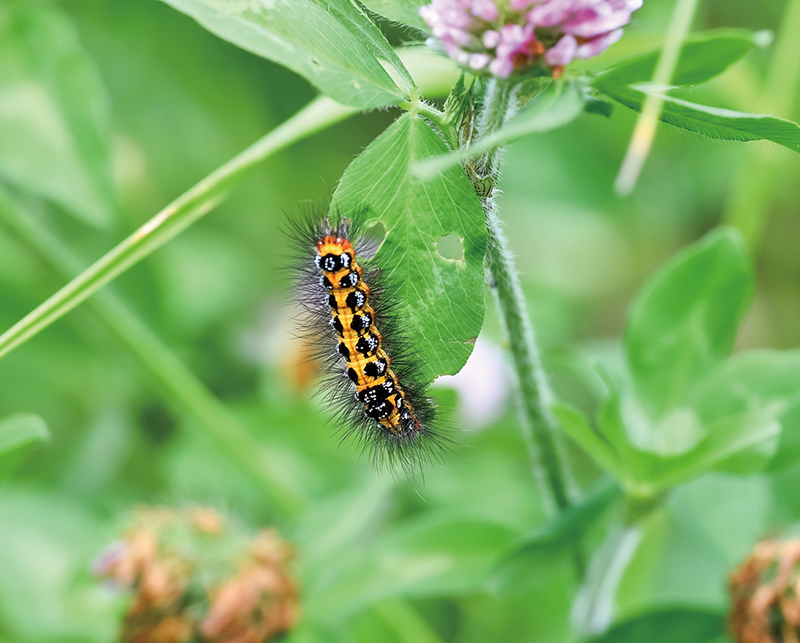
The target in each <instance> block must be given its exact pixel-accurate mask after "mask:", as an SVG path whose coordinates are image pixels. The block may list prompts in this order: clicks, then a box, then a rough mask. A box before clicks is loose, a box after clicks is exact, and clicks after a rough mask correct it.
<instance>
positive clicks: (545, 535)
mask: <svg viewBox="0 0 800 643" xmlns="http://www.w3.org/2000/svg"><path fill="white" fill-rule="evenodd" d="M621 497H622V490H621V489H620V487H619V485H618V484H617V482H616V480H614V479H612V478H606V479H604V480H601V481H600V482H599V483H598V484H596V485H595V486H594V488H593V489H591V490H590V491H589V492H588V493H587V494H586V496H585V497H584V498H583V499H581V501H580V502H578V503H575V504H572V505H570V506H569V507H568V508H567V509H566V510H565V511H563V512H562V513H560V514H559V515H558V517H556V518H555V519H553V520H551V521H550V522H548V523H546V524H544V525H542V526H541V527H538V528H536V529H534V530H533V531H531V532H530V533H528V534H526V535H524V536H523V537H522V538H521V539H520V540H518V541H517V542H516V543H514V544H513V545H511V547H509V549H508V551H507V552H505V553H504V554H502V555H501V556H500V560H501V561H503V562H507V561H509V560H510V559H513V558H514V557H515V556H517V555H519V554H520V553H522V552H528V551H533V550H539V551H544V550H546V551H548V552H550V553H556V552H563V551H571V548H572V545H573V544H574V543H575V541H577V540H579V539H580V538H581V537H582V536H584V535H585V533H586V531H587V530H588V529H589V527H590V526H591V525H592V524H593V523H594V522H595V521H596V520H597V519H598V518H599V517H600V516H602V515H603V514H604V513H605V511H606V510H607V509H608V508H609V507H610V506H611V505H612V504H614V503H615V502H616V501H617V500H619V499H620V498H621Z"/></svg>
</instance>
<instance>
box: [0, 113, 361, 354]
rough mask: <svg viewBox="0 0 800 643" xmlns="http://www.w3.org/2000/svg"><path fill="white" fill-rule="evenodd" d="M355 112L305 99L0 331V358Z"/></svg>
mask: <svg viewBox="0 0 800 643" xmlns="http://www.w3.org/2000/svg"><path fill="white" fill-rule="evenodd" d="M357 111H358V110H356V109H355V108H353V107H345V106H343V105H340V104H339V103H337V102H335V101H333V100H331V99H329V98H325V97H322V98H318V99H316V100H314V101H312V102H311V103H309V105H308V106H307V107H306V108H305V109H303V110H301V111H300V112H298V113H297V114H295V115H294V116H292V117H291V118H290V119H289V120H288V121H286V122H285V123H282V124H281V125H279V126H278V127H276V128H275V129H274V130H272V131H271V132H270V133H269V134H267V135H266V136H264V137H263V138H261V139H260V140H258V141H256V142H255V143H254V144H253V145H251V146H250V147H248V148H247V149H246V150H244V151H243V152H242V153H241V154H239V155H238V156H236V157H234V158H233V159H231V160H230V161H228V162H227V163H226V164H225V165H223V166H222V167H220V168H218V169H217V170H215V171H214V172H212V173H211V174H209V175H208V176H207V177H206V178H205V179H203V180H202V181H200V182H199V183H197V184H196V185H195V186H194V187H192V188H191V189H190V190H189V191H187V192H185V193H184V194H182V195H181V196H180V197H178V198H177V199H176V200H175V201H173V202H172V203H171V204H170V205H168V206H167V207H166V208H164V209H163V210H162V211H161V212H159V213H158V214H157V215H156V216H155V217H153V218H152V219H150V221H148V222H147V223H145V224H144V225H143V226H142V227H141V228H139V230H137V231H136V232H134V233H133V234H132V235H130V236H129V237H128V238H127V239H125V240H124V241H123V242H122V243H120V244H119V245H118V246H116V247H115V248H114V249H113V250H111V251H110V252H108V253H107V254H106V255H105V256H103V257H102V258H100V259H99V260H98V261H97V262H95V263H94V264H93V265H92V266H90V267H89V268H87V269H86V270H84V271H83V272H82V273H81V274H79V275H78V276H77V277H76V278H75V279H73V280H72V281H70V282H69V283H68V284H67V285H66V286H64V287H63V288H62V289H61V290H59V291H58V292H57V293H55V294H54V295H53V296H52V297H50V298H49V299H48V300H47V301H45V302H44V303H43V304H41V305H40V306H39V307H38V308H36V309H35V310H34V311H33V312H31V313H29V314H28V315H26V316H25V317H24V318H22V319H21V320H20V321H19V322H17V323H16V324H15V325H14V326H12V327H11V328H10V329H9V330H7V331H6V332H5V333H3V334H2V335H0V357H3V356H4V355H6V354H7V353H8V352H9V351H11V350H12V349H14V348H15V347H17V346H19V345H20V344H22V343H23V342H24V341H26V340H27V339H30V338H31V337H32V336H33V335H35V334H36V333H38V332H39V331H40V330H42V329H43V328H46V327H47V326H49V325H50V324H51V323H53V322H54V321H55V320H56V319H58V318H59V317H61V316H63V315H64V314H66V313H67V312H69V311H70V310H72V309H73V308H75V306H77V305H78V304H80V303H81V302H83V301H84V300H85V299H86V298H87V297H89V296H90V295H92V294H93V293H95V292H96V291H97V290H99V289H100V288H102V287H103V286H104V285H105V284H107V283H108V282H109V281H111V280H112V279H114V278H115V277H116V276H117V275H119V274H120V273H122V272H124V271H125V270H127V269H128V268H129V267H130V266H132V265H133V264H135V263H136V262H138V261H140V260H141V259H142V258H144V257H145V256H147V255H148V254H150V253H151V252H153V251H154V250H155V249H156V248H159V247H160V246H162V245H163V244H164V243H166V242H167V241H168V240H170V239H172V238H173V237H174V236H175V235H177V234H178V233H179V232H181V231H182V230H183V229H184V228H186V227H187V226H189V225H190V224H192V223H193V222H194V221H196V220H197V219H199V218H200V217H202V216H203V215H204V214H206V213H207V212H208V211H209V210H211V209H212V208H213V207H214V206H215V205H216V204H217V203H218V202H219V201H220V200H222V198H223V196H224V193H225V191H226V190H227V189H228V188H229V187H231V185H233V184H234V183H235V182H236V181H238V180H239V179H241V178H242V177H243V176H244V175H245V173H246V172H247V171H248V170H250V169H251V168H252V167H253V166H255V165H256V164H257V163H260V162H261V161H263V160H264V159H266V158H267V157H269V156H271V155H272V154H274V153H275V152H277V151H279V150H282V149H284V148H285V147H287V146H288V145H290V144H292V143H294V142H296V141H299V140H300V139H302V138H305V137H306V136H309V135H310V134H313V133H314V132H317V131H319V130H321V129H324V128H325V127H328V126H330V125H332V124H334V123H337V122H339V121H341V120H343V119H344V118H346V117H348V116H350V115H352V114H355V113H356V112H357Z"/></svg>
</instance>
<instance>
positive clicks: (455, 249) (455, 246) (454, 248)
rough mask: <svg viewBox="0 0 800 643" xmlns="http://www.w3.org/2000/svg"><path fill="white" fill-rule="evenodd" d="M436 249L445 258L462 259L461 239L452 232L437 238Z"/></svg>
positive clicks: (462, 247)
mask: <svg viewBox="0 0 800 643" xmlns="http://www.w3.org/2000/svg"><path fill="white" fill-rule="evenodd" d="M436 250H438V252H439V254H440V255H442V256H443V257H444V258H445V259H453V260H455V261H463V260H464V245H463V244H462V243H461V239H460V238H459V237H458V236H456V235H454V234H448V235H445V236H443V237H442V238H441V239H439V241H438V242H437V243H436Z"/></svg>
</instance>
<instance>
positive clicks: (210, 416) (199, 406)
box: [0, 191, 307, 515]
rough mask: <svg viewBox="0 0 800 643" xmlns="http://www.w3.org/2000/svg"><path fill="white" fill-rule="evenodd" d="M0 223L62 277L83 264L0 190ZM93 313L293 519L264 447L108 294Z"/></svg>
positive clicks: (299, 498)
mask: <svg viewBox="0 0 800 643" xmlns="http://www.w3.org/2000/svg"><path fill="white" fill-rule="evenodd" d="M0 219H2V221H3V222H4V223H5V224H6V225H8V226H9V227H10V228H12V229H13V230H14V231H15V232H16V234H17V235H19V236H20V237H21V238H22V239H24V241H25V242H26V243H27V244H28V245H29V246H30V247H32V248H33V249H34V250H35V251H36V253H37V255H38V256H39V258H40V259H41V260H42V261H43V262H44V263H46V264H47V265H49V267H50V269H51V270H53V271H54V272H56V273H58V274H59V275H60V276H61V277H62V278H67V279H68V278H69V277H71V276H72V275H73V274H75V272H77V270H78V269H79V267H80V265H81V262H80V261H78V259H77V258H76V257H75V256H74V255H73V254H72V252H71V251H70V250H69V249H68V248H67V247H65V246H64V245H63V244H62V243H61V242H60V241H59V240H58V239H57V238H56V237H55V236H54V235H53V234H52V233H51V232H50V230H49V229H48V228H46V227H45V226H43V225H41V224H39V223H38V222H37V220H36V219H35V218H34V217H33V216H32V215H31V214H30V213H27V212H22V211H21V210H20V208H19V206H18V205H17V204H16V203H15V202H14V200H13V199H12V198H11V197H10V196H9V195H8V194H7V193H5V192H3V191H0ZM91 308H92V309H93V311H94V313H95V314H96V316H97V317H98V318H99V319H100V321H102V322H103V323H104V324H105V326H106V327H107V329H108V330H109V331H110V332H111V333H112V334H113V335H114V336H115V337H116V339H117V340H118V341H119V342H120V343H121V344H122V345H123V346H124V347H125V348H126V349H127V350H128V351H130V353H131V354H132V355H134V356H135V357H136V358H137V359H138V360H139V362H140V363H141V364H142V365H143V366H144V367H145V369H146V370H147V371H148V372H149V373H150V375H151V377H152V378H153V379H154V380H155V382H156V383H157V386H156V387H155V390H156V391H157V392H158V393H159V394H160V395H162V396H163V398H164V400H165V401H166V402H167V404H169V405H171V406H175V404H176V403H177V404H179V405H180V406H182V407H183V409H184V410H185V411H186V412H187V413H188V414H189V415H190V416H191V417H192V418H193V419H194V420H195V422H196V423H197V425H198V426H199V427H200V428H201V429H203V430H205V432H206V434H207V435H209V436H210V437H211V438H212V439H213V440H214V441H215V442H216V443H217V444H218V445H219V446H220V447H221V448H222V450H223V451H224V452H227V453H228V454H229V455H230V456H231V457H232V458H233V459H234V460H235V461H236V462H237V463H238V465H239V466H240V467H241V468H242V470H244V471H245V472H247V473H248V474H250V475H251V476H252V478H253V479H254V480H255V481H256V482H258V483H259V484H260V485H261V487H262V488H263V489H264V491H265V492H266V494H267V495H268V496H269V497H270V498H271V499H272V500H273V501H274V502H275V504H277V505H278V506H280V507H281V509H283V510H284V511H285V512H286V513H287V514H289V515H297V514H298V513H300V512H301V511H302V510H303V508H304V507H305V505H306V504H307V499H306V498H304V497H303V495H302V493H301V491H300V490H299V489H298V488H297V485H296V484H295V483H294V481H293V480H292V478H291V476H290V475H289V474H288V472H285V471H284V470H283V467H282V466H281V463H280V460H279V458H277V457H276V456H274V455H272V454H271V453H269V451H267V450H266V449H265V448H264V446H263V445H262V444H261V443H260V442H259V441H258V440H257V439H256V438H255V437H254V436H253V435H252V434H251V433H250V432H249V431H248V430H247V429H246V428H245V427H244V426H243V425H242V424H241V423H240V422H239V420H238V419H237V418H236V417H235V416H234V415H233V414H231V413H230V411H228V410H227V409H226V408H225V406H224V405H223V404H222V403H220V402H219V400H217V398H215V397H214V395H213V394H212V393H211V392H209V391H208V389H207V388H206V387H205V386H204V385H203V384H202V383H201V382H200V381H199V380H198V379H197V378H196V377H195V376H194V374H193V373H192V372H191V371H190V370H189V369H188V368H186V366H185V365H184V364H183V363H182V362H181V361H180V360H179V359H178V358H177V357H176V356H175V354H174V353H173V352H172V351H171V350H170V349H169V348H168V347H167V346H166V345H165V344H164V343H163V342H161V340H159V339H158V338H157V337H156V336H155V335H154V334H153V333H152V332H151V331H150V330H149V329H148V328H147V327H146V326H145V325H144V324H143V323H142V322H141V321H140V320H139V319H138V318H137V317H136V316H135V315H134V314H133V313H132V312H131V311H130V309H128V308H127V306H125V304H123V303H122V302H121V301H120V300H119V299H118V298H117V297H115V296H114V295H113V293H111V292H102V293H98V296H97V297H95V298H93V299H92V301H91Z"/></svg>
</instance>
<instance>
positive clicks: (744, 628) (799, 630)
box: [729, 540, 800, 643]
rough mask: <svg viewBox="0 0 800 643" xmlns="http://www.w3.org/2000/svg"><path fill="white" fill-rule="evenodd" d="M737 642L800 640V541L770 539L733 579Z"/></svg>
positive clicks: (786, 642)
mask: <svg viewBox="0 0 800 643" xmlns="http://www.w3.org/2000/svg"><path fill="white" fill-rule="evenodd" d="M730 593H731V602H732V607H731V614H730V621H729V622H730V627H731V630H732V634H733V638H734V640H735V641H737V643H791V642H792V641H798V640H800V540H785V541H780V540H766V541H762V542H760V543H758V545H756V548H755V550H754V551H753V552H752V554H751V555H750V556H749V557H748V558H747V560H745V561H744V562H743V563H742V564H741V565H740V566H739V567H738V569H736V571H735V572H734V573H733V574H731V578H730Z"/></svg>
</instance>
